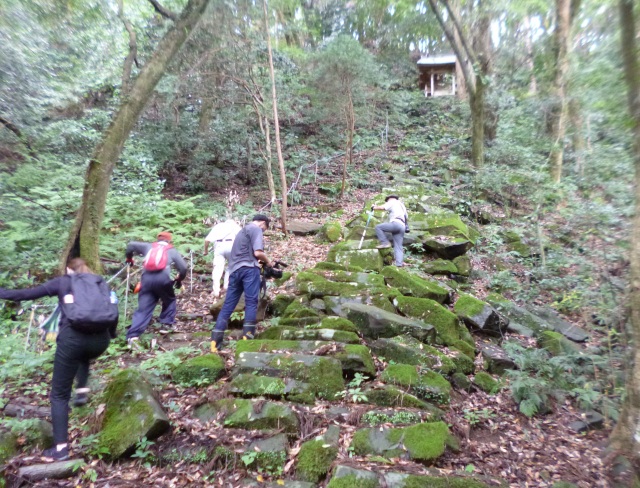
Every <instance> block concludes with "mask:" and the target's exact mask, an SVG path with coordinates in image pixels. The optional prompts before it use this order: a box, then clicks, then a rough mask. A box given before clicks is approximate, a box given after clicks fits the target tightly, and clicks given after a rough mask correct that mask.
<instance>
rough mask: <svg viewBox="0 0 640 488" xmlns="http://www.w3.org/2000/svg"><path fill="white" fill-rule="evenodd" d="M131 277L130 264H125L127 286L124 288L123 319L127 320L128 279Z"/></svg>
mask: <svg viewBox="0 0 640 488" xmlns="http://www.w3.org/2000/svg"><path fill="white" fill-rule="evenodd" d="M130 279H131V266H129V265H128V264H127V287H126V288H125V289H124V320H125V321H126V320H127V312H128V310H129V308H128V307H129V280H130Z"/></svg>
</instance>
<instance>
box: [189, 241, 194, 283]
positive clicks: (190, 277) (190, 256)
mask: <svg viewBox="0 0 640 488" xmlns="http://www.w3.org/2000/svg"><path fill="white" fill-rule="evenodd" d="M189 258H190V259H191V271H190V274H189V293H193V249H190V250H189Z"/></svg>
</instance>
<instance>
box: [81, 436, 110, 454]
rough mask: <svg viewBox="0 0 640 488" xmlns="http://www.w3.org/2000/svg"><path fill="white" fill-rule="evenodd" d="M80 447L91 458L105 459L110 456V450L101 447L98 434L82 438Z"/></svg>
mask: <svg viewBox="0 0 640 488" xmlns="http://www.w3.org/2000/svg"><path fill="white" fill-rule="evenodd" d="M79 446H80V447H81V448H83V449H85V451H86V452H87V454H89V456H91V457H97V458H98V459H103V458H105V457H107V456H108V455H109V449H108V448H106V447H104V446H101V445H100V437H99V435H98V434H90V435H86V436H84V437H81V438H80V442H79Z"/></svg>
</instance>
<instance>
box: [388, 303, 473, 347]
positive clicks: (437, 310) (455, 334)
mask: <svg viewBox="0 0 640 488" xmlns="http://www.w3.org/2000/svg"><path fill="white" fill-rule="evenodd" d="M393 304H394V305H395V306H396V308H397V309H398V311H399V312H400V313H401V314H403V315H405V316H407V317H411V318H414V319H417V320H420V321H422V322H424V323H425V324H428V325H432V326H433V327H435V329H436V332H437V336H436V343H437V344H444V345H447V346H455V345H456V343H457V342H458V341H461V340H462V341H466V342H467V343H468V344H469V346H470V347H471V348H472V349H473V348H474V347H475V344H474V341H473V338H472V337H471V334H469V330H468V329H467V328H466V327H465V326H464V324H462V323H461V322H460V319H459V318H458V317H457V316H456V314H454V313H452V312H451V311H449V310H448V309H446V308H445V307H443V306H442V305H440V304H439V303H438V302H436V301H435V300H430V299H429V298H415V297H405V296H399V297H397V298H395V299H394V300H393Z"/></svg>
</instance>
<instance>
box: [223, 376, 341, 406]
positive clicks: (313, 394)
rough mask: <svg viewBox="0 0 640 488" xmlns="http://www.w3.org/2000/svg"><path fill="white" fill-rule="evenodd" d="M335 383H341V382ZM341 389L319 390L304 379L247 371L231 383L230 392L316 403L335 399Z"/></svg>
mask: <svg viewBox="0 0 640 488" xmlns="http://www.w3.org/2000/svg"><path fill="white" fill-rule="evenodd" d="M335 384H336V385H338V386H339V385H340V383H339V382H335ZM339 391H340V390H338V389H337V388H334V389H333V390H328V389H326V388H324V387H323V388H321V389H320V391H318V386H317V385H314V384H311V383H307V382H304V381H300V380H295V379H292V378H275V377H273V376H261V375H255V374H246V373H243V374H239V375H238V376H236V377H235V378H233V379H232V380H231V383H230V384H229V392H230V393H232V394H234V395H236V396H242V397H267V398H272V399H274V400H288V401H292V402H298V403H308V404H313V403H315V401H316V400H317V399H318V398H320V399H323V400H335V397H336V393H339Z"/></svg>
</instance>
